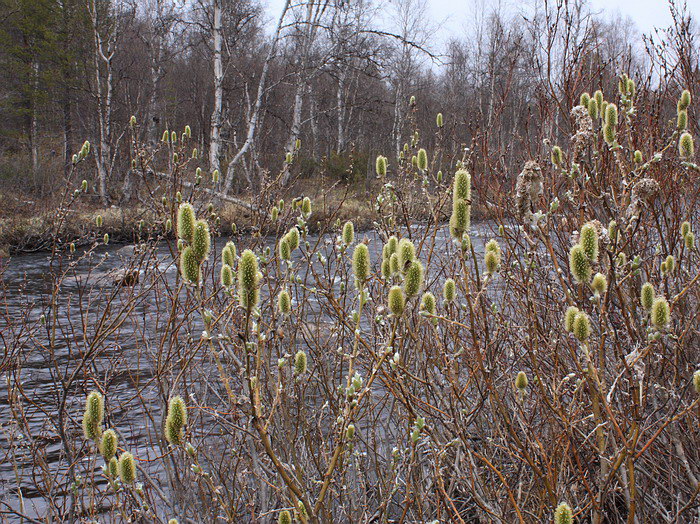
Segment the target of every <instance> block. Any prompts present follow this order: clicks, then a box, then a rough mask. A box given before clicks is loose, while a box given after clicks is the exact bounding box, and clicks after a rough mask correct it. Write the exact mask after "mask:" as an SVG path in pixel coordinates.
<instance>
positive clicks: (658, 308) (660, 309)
mask: <svg viewBox="0 0 700 524" xmlns="http://www.w3.org/2000/svg"><path fill="white" fill-rule="evenodd" d="M670 322H671V308H670V306H669V305H668V301H667V300H666V298H664V297H661V296H659V297H656V298H655V299H654V303H653V304H652V306H651V323H652V324H653V325H654V327H655V328H656V329H658V330H659V331H661V330H663V329H665V328H666V326H668V324H669V323H670Z"/></svg>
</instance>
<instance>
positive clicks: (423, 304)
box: [420, 291, 437, 315]
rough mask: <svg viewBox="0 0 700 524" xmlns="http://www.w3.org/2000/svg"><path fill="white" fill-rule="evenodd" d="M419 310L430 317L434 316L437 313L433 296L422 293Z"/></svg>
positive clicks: (428, 293)
mask: <svg viewBox="0 0 700 524" xmlns="http://www.w3.org/2000/svg"><path fill="white" fill-rule="evenodd" d="M420 310H421V311H424V312H425V313H428V314H430V315H434V314H435V312H436V311H437V302H436V300H435V295H433V294H432V293H431V292H430V291H426V292H425V293H423V296H422V297H421V299H420Z"/></svg>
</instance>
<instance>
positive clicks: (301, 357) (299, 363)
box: [294, 349, 308, 376]
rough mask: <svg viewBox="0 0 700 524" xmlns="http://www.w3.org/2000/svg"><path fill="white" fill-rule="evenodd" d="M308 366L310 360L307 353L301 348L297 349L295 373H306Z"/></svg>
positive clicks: (297, 374)
mask: <svg viewBox="0 0 700 524" xmlns="http://www.w3.org/2000/svg"><path fill="white" fill-rule="evenodd" d="M307 368H308V360H307V357H306V353H305V352H304V351H302V350H301V349H300V350H299V351H297V353H296V355H294V375H296V376H299V375H303V374H304V373H306V370H307Z"/></svg>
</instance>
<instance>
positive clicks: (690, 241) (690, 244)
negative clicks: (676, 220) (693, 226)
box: [683, 231, 695, 251]
mask: <svg viewBox="0 0 700 524" xmlns="http://www.w3.org/2000/svg"><path fill="white" fill-rule="evenodd" d="M683 241H684V242H685V248H686V249H688V250H689V251H693V250H694V249H695V233H693V232H692V231H688V234H687V235H685V236H684V237H683Z"/></svg>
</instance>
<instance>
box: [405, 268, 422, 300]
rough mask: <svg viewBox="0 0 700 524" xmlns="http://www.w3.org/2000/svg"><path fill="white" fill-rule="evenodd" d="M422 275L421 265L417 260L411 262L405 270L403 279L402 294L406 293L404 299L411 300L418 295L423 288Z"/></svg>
mask: <svg viewBox="0 0 700 524" xmlns="http://www.w3.org/2000/svg"><path fill="white" fill-rule="evenodd" d="M423 275H424V270H423V264H421V263H420V261H419V260H414V261H413V262H411V264H410V265H409V266H408V269H407V270H406V276H405V278H404V293H406V298H411V297H414V296H416V295H417V294H418V292H419V291H420V289H421V287H422V286H423Z"/></svg>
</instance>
